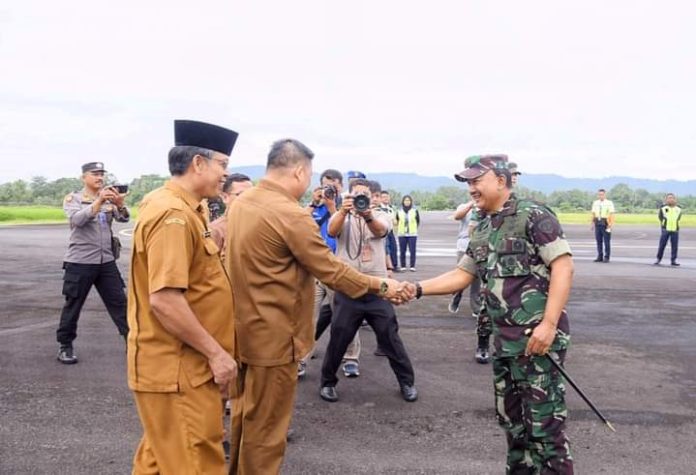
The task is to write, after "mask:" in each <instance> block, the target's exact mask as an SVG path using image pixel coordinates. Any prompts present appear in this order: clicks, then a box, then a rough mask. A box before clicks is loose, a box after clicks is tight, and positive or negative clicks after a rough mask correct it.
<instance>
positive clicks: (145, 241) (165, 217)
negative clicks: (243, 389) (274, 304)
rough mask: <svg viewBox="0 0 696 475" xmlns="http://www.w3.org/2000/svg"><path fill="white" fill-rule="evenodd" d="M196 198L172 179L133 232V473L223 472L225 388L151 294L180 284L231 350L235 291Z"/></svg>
mask: <svg viewBox="0 0 696 475" xmlns="http://www.w3.org/2000/svg"><path fill="white" fill-rule="evenodd" d="M218 251H219V250H218V247H217V246H216V245H215V243H214V242H213V240H212V239H211V237H210V232H209V231H208V229H207V219H206V215H205V210H204V208H203V206H202V205H201V204H200V202H199V201H198V200H196V198H195V197H194V196H192V195H191V194H190V193H188V192H187V191H186V190H184V189H183V188H181V187H179V186H177V185H176V184H174V183H172V182H168V183H166V184H165V185H164V187H162V188H159V189H157V190H155V191H153V192H151V193H150V194H148V195H147V196H146V197H145V199H144V200H143V202H142V204H141V206H140V217H139V219H138V223H137V225H136V226H135V231H134V234H133V254H132V256H131V267H130V281H129V285H128V323H129V325H130V328H131V331H130V333H129V336H128V386H129V387H130V389H131V390H133V392H134V395H135V402H136V405H137V407H138V414H139V416H140V420H141V422H142V425H143V429H144V434H143V438H142V440H141V441H140V446H139V447H138V450H137V452H136V455H135V458H134V461H133V473H163V474H169V473H186V474H194V473H196V474H197V473H206V474H209V473H213V474H214V473H225V472H226V469H225V456H224V453H223V450H222V440H223V425H222V419H223V413H222V406H221V404H220V392H219V389H218V386H217V385H216V384H215V383H214V381H213V374H212V372H211V371H210V367H209V366H208V361H207V359H206V357H205V356H204V355H203V354H201V353H199V352H198V351H196V350H195V349H193V348H191V347H189V346H188V345H186V344H185V343H184V342H182V341H181V340H179V339H178V338H176V337H175V336H173V335H172V334H170V333H169V332H168V331H167V330H165V329H164V327H162V325H161V324H160V322H159V320H158V319H157V317H156V316H155V315H154V314H153V312H152V309H151V308H150V304H149V297H150V294H152V293H154V292H157V291H159V290H162V289H165V288H174V289H181V290H182V291H183V292H184V297H185V298H186V301H187V302H188V304H189V306H190V307H191V309H192V310H193V313H194V314H195V315H196V317H197V318H198V320H199V321H200V323H201V325H202V326H203V327H204V328H205V329H206V331H207V332H208V333H210V334H211V335H212V336H213V338H215V340H216V341H217V342H218V343H220V345H221V346H222V347H223V348H224V349H225V350H227V351H228V352H230V354H232V352H233V350H234V322H233V318H232V317H233V315H232V310H233V309H232V303H233V301H232V291H231V288H230V283H229V279H228V278H227V275H226V274H225V270H224V269H223V266H222V262H221V261H220V257H219V255H218Z"/></svg>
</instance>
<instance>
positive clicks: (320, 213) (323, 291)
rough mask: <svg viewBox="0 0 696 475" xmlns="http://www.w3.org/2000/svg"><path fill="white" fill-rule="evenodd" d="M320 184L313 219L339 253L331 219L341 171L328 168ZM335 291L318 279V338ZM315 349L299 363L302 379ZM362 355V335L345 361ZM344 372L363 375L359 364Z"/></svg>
mask: <svg viewBox="0 0 696 475" xmlns="http://www.w3.org/2000/svg"><path fill="white" fill-rule="evenodd" d="M320 184H321V186H319V187H317V188H316V189H315V190H314V193H313V194H312V203H311V204H310V205H309V207H310V209H311V210H312V218H313V219H314V222H315V223H317V226H319V231H320V233H321V237H322V238H324V241H325V242H326V245H327V246H329V248H330V249H331V252H333V253H334V254H336V239H334V238H333V237H332V236H329V232H328V227H329V219H330V218H331V216H333V215H334V214H335V213H336V209H337V208H338V207H340V206H341V202H342V201H341V193H342V192H343V175H342V174H341V172H339V171H338V170H334V169H331V168H329V169H327V170H324V171H323V172H322V173H321V175H320ZM333 297H334V293H333V290H331V289H330V288H329V287H327V286H326V285H324V284H323V283H322V282H320V281H318V280H317V282H316V288H315V294H314V322H315V324H316V331H315V336H314V338H315V340H319V338H320V337H321V335H322V333H324V330H326V328H327V327H328V326H329V325H330V324H331V318H332V313H333V311H332V307H333ZM313 353H314V350H313V349H312V351H310V353H309V354H308V355H307V356H305V357H304V358H302V360H301V361H300V362H299V364H298V366H297V376H298V377H300V378H303V377H304V376H305V375H306V374H307V362H308V361H309V360H310V359H311V358H312V355H313ZM359 357H360V336H359V335H356V336H355V339H354V340H353V342H351V344H350V345H349V347H348V349H347V350H346V357H345V358H346V360H348V361H356V360H357V359H358V358H359ZM344 373H345V374H346V376H348V377H357V376H359V375H360V373H359V372H358V367H357V365H355V366H353V365H350V364H349V365H348V366H347V367H345V368H344Z"/></svg>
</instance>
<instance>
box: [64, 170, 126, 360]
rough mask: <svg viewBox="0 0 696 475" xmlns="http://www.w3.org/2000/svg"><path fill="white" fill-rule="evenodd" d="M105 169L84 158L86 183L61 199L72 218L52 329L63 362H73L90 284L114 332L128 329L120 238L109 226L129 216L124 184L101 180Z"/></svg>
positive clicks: (122, 221) (124, 221)
mask: <svg viewBox="0 0 696 475" xmlns="http://www.w3.org/2000/svg"><path fill="white" fill-rule="evenodd" d="M105 173H106V171H105V170H104V164H103V163H102V162H90V163H85V164H84V165H82V182H83V183H84V188H83V189H82V190H80V191H75V192H73V193H69V194H68V195H67V196H66V197H65V199H64V200H63V210H64V211H65V215H66V216H67V217H68V221H69V223H70V241H69V244H68V252H67V253H66V254H65V258H64V259H63V269H65V274H64V275H63V295H64V296H65V304H64V305H63V310H62V312H61V315H60V323H59V324H58V330H57V332H56V338H57V340H58V343H59V345H60V348H59V349H58V356H57V359H58V361H60V362H61V363H63V364H75V363H77V356H76V355H75V353H74V350H73V340H75V338H77V321H78V320H79V318H80V311H81V310H82V306H83V305H84V303H85V299H86V298H87V294H89V291H90V290H91V288H92V286H93V285H94V286H95V287H96V288H97V291H98V292H99V295H100V296H101V298H102V301H103V302H104V305H106V309H107V311H108V312H109V315H110V316H111V319H112V320H113V321H114V323H115V324H116V328H118V332H119V333H120V334H121V336H123V337H124V338H125V337H126V335H128V322H127V320H126V294H125V293H124V291H123V289H124V287H125V285H124V282H123V278H122V277H121V273H120V272H119V270H118V267H116V259H118V257H119V253H120V250H121V244H120V241H119V240H118V238H117V237H115V236H114V235H113V231H112V230H111V223H112V222H113V221H114V220H116V221H118V222H121V223H127V222H128V220H129V218H130V213H129V212H128V208H127V207H126V205H125V202H124V199H125V196H126V193H127V192H128V186H127V185H113V186H105V183H104V175H105Z"/></svg>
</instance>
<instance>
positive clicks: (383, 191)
mask: <svg viewBox="0 0 696 475" xmlns="http://www.w3.org/2000/svg"><path fill="white" fill-rule="evenodd" d="M382 194H383V195H388V194H390V193H389V191H388V190H382Z"/></svg>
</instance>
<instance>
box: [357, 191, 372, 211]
mask: <svg viewBox="0 0 696 475" xmlns="http://www.w3.org/2000/svg"><path fill="white" fill-rule="evenodd" d="M353 208H355V211H357V212H358V213H364V212H365V211H367V210H368V209H370V197H369V196H367V195H357V196H354V197H353Z"/></svg>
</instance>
